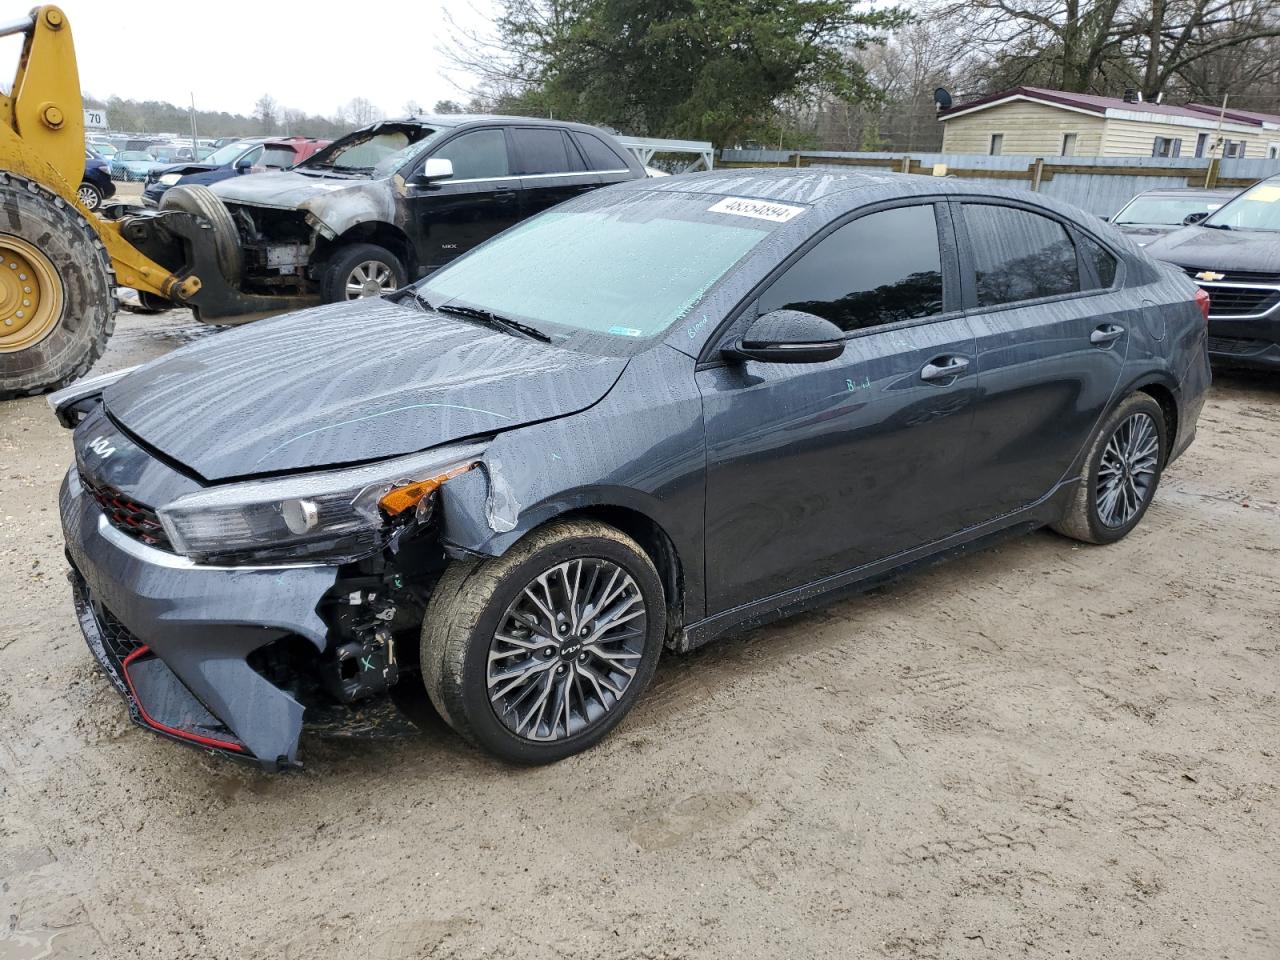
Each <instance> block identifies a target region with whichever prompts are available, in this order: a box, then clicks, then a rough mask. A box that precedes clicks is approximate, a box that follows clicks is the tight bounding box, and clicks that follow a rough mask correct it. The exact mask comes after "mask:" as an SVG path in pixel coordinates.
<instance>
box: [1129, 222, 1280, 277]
mask: <svg viewBox="0 0 1280 960" xmlns="http://www.w3.org/2000/svg"><path fill="white" fill-rule="evenodd" d="M1144 249H1145V252H1146V253H1148V254H1149V255H1151V256H1153V257H1155V258H1156V259H1157V260H1167V261H1169V262H1170V263H1176V264H1177V265H1178V266H1180V267H1199V268H1203V269H1208V270H1218V271H1221V272H1222V273H1231V272H1234V271H1244V272H1247V273H1280V233H1272V232H1269V231H1261V230H1215V229H1214V228H1212V227H1200V226H1191V227H1183V228H1182V229H1180V230H1176V231H1174V232H1173V233H1170V234H1166V235H1165V236H1163V237H1161V238H1160V239H1159V240H1156V241H1155V242H1154V243H1150V244H1148V245H1147V246H1146V247H1145V248H1144Z"/></svg>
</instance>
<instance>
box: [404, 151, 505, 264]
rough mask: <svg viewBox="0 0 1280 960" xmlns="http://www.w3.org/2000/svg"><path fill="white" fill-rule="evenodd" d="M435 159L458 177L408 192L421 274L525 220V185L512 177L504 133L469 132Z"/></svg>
mask: <svg viewBox="0 0 1280 960" xmlns="http://www.w3.org/2000/svg"><path fill="white" fill-rule="evenodd" d="M429 156H430V157H432V158H440V159H442V160H448V161H449V162H450V163H452V164H453V176H452V177H451V178H450V179H448V180H441V181H439V182H437V183H430V184H415V183H412V182H410V183H408V184H407V185H406V187H405V190H406V201H405V202H406V204H407V206H408V217H407V224H406V228H407V232H408V233H409V236H410V237H411V238H412V240H413V242H414V246H415V247H416V249H417V252H418V260H419V263H420V264H421V268H422V269H421V270H420V271H419V272H420V273H429V272H430V271H431V270H434V269H436V268H437V267H441V266H444V264H446V263H448V262H449V261H450V260H452V259H453V258H454V257H457V256H460V255H461V254H464V253H466V252H467V251H468V250H470V249H471V248H472V247H474V246H476V245H477V244H480V243H484V241H486V240H488V239H489V238H490V237H492V236H493V235H494V234H497V233H501V232H502V231H503V230H505V229H507V227H510V226H512V225H514V224H516V223H518V222H519V220H520V216H521V213H520V181H519V179H518V178H516V177H515V176H513V175H512V173H511V156H510V152H509V148H508V144H507V135H506V132H505V131H504V130H503V128H502V127H490V126H485V127H478V128H472V129H469V130H464V131H462V132H461V133H459V134H457V135H456V136H454V137H451V138H450V139H448V140H446V141H445V142H444V143H442V144H440V145H439V146H438V147H436V148H435V149H434V150H432V151H431V153H430V154H429ZM423 162H424V163H425V158H424V161H423ZM418 169H421V167H419V168H418ZM415 172H416V171H415Z"/></svg>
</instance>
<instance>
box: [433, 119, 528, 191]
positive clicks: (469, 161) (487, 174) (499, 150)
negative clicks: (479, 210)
mask: <svg viewBox="0 0 1280 960" xmlns="http://www.w3.org/2000/svg"><path fill="white" fill-rule="evenodd" d="M432 156H433V157H438V158H439V159H441V160H448V161H449V162H450V163H452V164H453V179H455V180H487V179H491V178H493V177H505V176H509V175H510V173H511V168H510V165H509V164H508V163H507V138H506V135H505V134H504V133H503V132H502V130H500V129H493V130H473V131H471V132H470V133H464V134H462V136H460V137H457V138H455V139H453V140H450V141H449V142H448V143H446V144H445V145H444V146H443V147H441V148H440V149H439V150H437V151H436V152H435V153H433V154H432Z"/></svg>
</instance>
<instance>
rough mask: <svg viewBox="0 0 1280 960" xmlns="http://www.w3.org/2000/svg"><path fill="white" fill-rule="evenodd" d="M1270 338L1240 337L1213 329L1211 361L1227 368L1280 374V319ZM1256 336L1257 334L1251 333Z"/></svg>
mask: <svg viewBox="0 0 1280 960" xmlns="http://www.w3.org/2000/svg"><path fill="white" fill-rule="evenodd" d="M1273 326H1274V327H1275V329H1274V330H1272V331H1267V332H1269V333H1270V336H1269V337H1250V336H1240V335H1239V333H1240V331H1238V330H1234V329H1230V328H1228V329H1226V330H1224V329H1223V325H1218V328H1217V329H1216V330H1215V329H1214V327H1215V324H1213V323H1212V322H1211V323H1210V325H1209V358H1210V359H1211V360H1212V361H1213V362H1214V363H1216V364H1219V365H1221V366H1224V367H1250V368H1252V369H1257V370H1280V343H1278V342H1277V340H1278V339H1280V319H1278V320H1276V321H1275V323H1274V324H1273ZM1250 332H1255V331H1250Z"/></svg>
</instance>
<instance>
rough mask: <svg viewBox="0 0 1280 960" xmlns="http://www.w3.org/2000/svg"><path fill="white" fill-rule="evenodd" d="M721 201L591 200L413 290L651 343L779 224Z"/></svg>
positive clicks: (548, 324)
mask: <svg viewBox="0 0 1280 960" xmlns="http://www.w3.org/2000/svg"><path fill="white" fill-rule="evenodd" d="M717 203H720V204H723V203H724V200H723V198H717V197H711V196H705V195H701V194H685V193H658V192H654V193H647V192H646V193H628V194H624V195H623V196H621V197H609V196H607V195H604V196H603V197H601V196H599V195H593V196H592V197H591V198H589V199H584V200H583V201H580V202H579V203H577V204H574V206H573V207H572V208H570V209H565V208H559V209H556V210H552V211H550V212H548V213H545V214H543V215H541V216H539V217H535V218H534V219H532V220H527V221H525V222H524V223H523V224H521V225H520V226H518V227H515V228H514V229H511V230H508V231H507V232H505V233H503V234H501V235H499V236H498V237H496V238H495V239H493V240H491V241H490V242H489V243H486V244H485V245H484V246H482V247H480V248H479V249H477V250H476V251H475V252H473V253H471V254H470V255H468V256H466V257H463V258H462V259H460V260H457V261H455V262H454V263H452V264H450V265H449V266H446V267H444V268H442V269H440V270H438V271H436V272H435V273H433V274H432V275H431V276H429V277H427V278H426V280H424V281H423V282H422V284H421V285H420V286H419V288H418V293H419V295H420V296H422V297H424V298H425V299H426V300H427V301H428V302H429V303H430V304H431V305H432V306H434V307H437V308H439V307H441V306H447V305H460V306H467V307H471V308H477V309H480V310H484V311H488V312H492V313H495V314H498V315H500V316H504V317H508V318H513V319H517V320H520V321H522V322H524V323H526V324H528V325H529V326H532V327H535V328H537V329H538V330H540V331H542V332H544V333H547V334H552V335H555V334H560V335H561V336H566V337H567V336H572V335H573V334H575V333H588V334H596V335H604V336H606V337H613V338H619V339H634V338H644V337H652V336H655V335H657V334H660V333H662V332H663V331H665V330H666V329H667V328H668V327H670V326H671V324H673V323H675V322H676V321H677V320H679V319H680V318H682V317H683V316H685V315H686V314H687V313H688V312H689V310H691V309H692V308H693V307H694V305H695V304H696V303H697V302H698V300H699V299H701V298H702V296H703V295H704V294H705V293H706V292H707V290H709V289H710V288H711V286H712V285H713V284H714V283H715V282H716V281H717V280H719V279H720V278H721V277H722V276H724V274H725V273H726V272H728V270H729V269H730V268H731V267H732V266H733V265H734V264H735V263H737V262H738V261H739V260H740V259H742V257H743V256H744V255H745V254H746V253H747V251H749V250H750V249H751V248H752V247H754V246H755V245H756V244H758V243H759V242H760V241H761V240H763V239H764V238H765V237H766V236H768V234H769V232H770V231H771V230H773V229H775V228H776V227H777V224H776V223H771V222H769V221H764V220H758V219H754V218H751V217H748V216H744V215H739V214H729V213H716V212H712V211H711V209H710V208H711V207H713V206H715V205H716V204H717ZM793 209H795V208H793ZM800 209H803V208H800Z"/></svg>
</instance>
